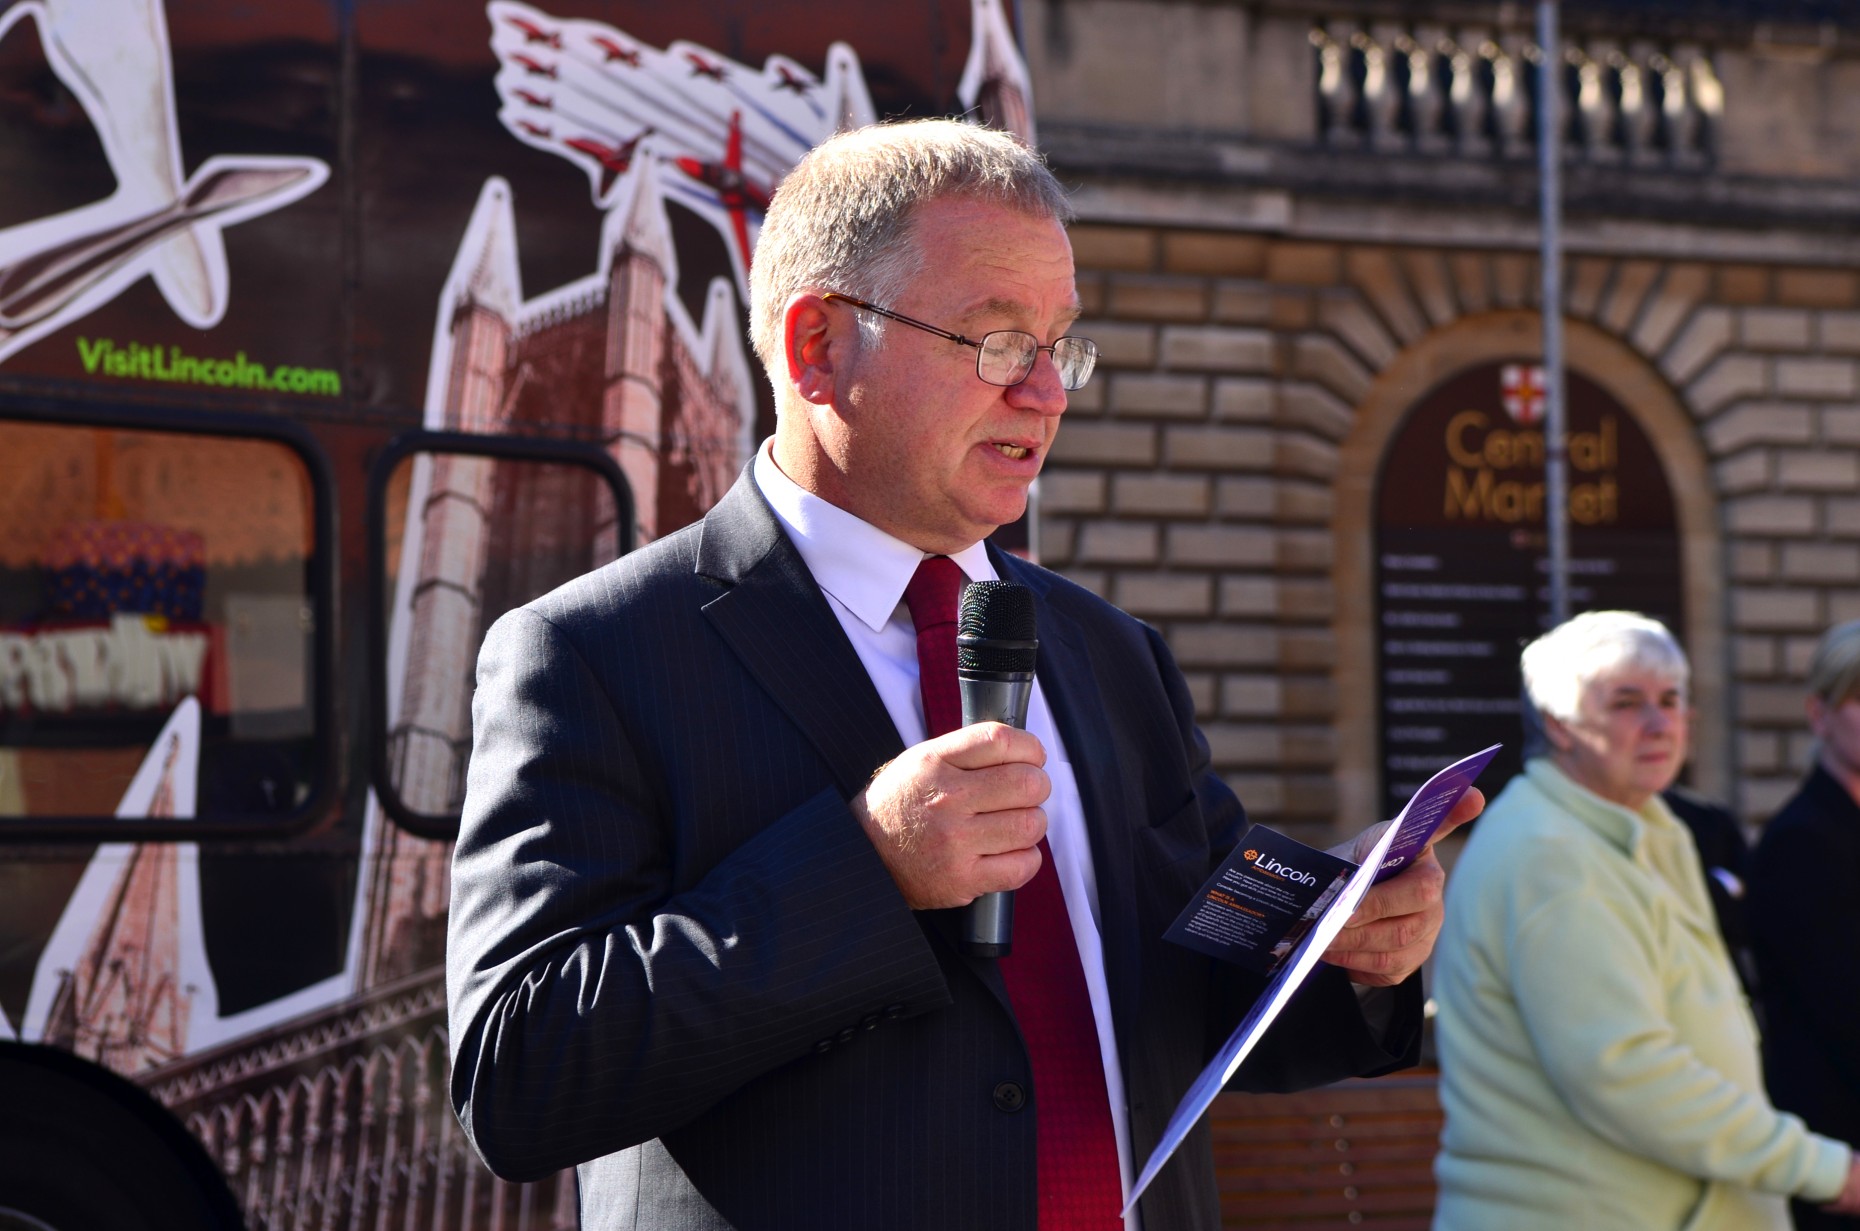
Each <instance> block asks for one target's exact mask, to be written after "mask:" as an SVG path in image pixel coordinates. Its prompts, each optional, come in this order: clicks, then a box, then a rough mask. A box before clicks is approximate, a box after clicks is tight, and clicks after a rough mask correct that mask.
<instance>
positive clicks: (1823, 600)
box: [1040, 224, 1860, 840]
mask: <svg viewBox="0 0 1860 1231" xmlns="http://www.w3.org/2000/svg"><path fill="white" fill-rule="evenodd" d="M1072 239H1073V246H1074V251H1075V256H1076V259H1077V264H1078V267H1079V293H1080V295H1081V297H1082V298H1083V300H1084V306H1085V317H1084V320H1083V321H1082V322H1081V323H1080V325H1079V327H1078V332H1080V333H1082V334H1085V335H1086V336H1089V337H1092V338H1094V339H1095V340H1096V341H1097V342H1098V344H1099V346H1100V347H1101V349H1102V360H1101V366H1100V372H1101V375H1099V376H1097V377H1094V379H1093V381H1092V383H1091V384H1090V385H1089V386H1088V387H1087V388H1086V389H1084V390H1081V391H1080V392H1079V393H1078V394H1075V395H1074V396H1073V400H1072V405H1071V409H1070V410H1069V412H1068V414H1067V423H1066V425H1065V428H1064V429H1063V430H1062V431H1061V433H1060V435H1059V439H1058V442H1057V444H1056V445H1055V447H1054V452H1053V456H1052V459H1051V462H1050V463H1049V466H1048V469H1047V473H1046V475H1045V477H1044V478H1043V479H1042V487H1041V498H1042V517H1043V521H1042V527H1041V542H1040V550H1041V554H1042V558H1043V559H1044V560H1045V561H1046V562H1047V563H1048V564H1050V565H1052V566H1053V567H1056V568H1058V569H1059V570H1060V571H1062V572H1064V573H1065V574H1067V575H1068V576H1070V577H1072V578H1073V579H1075V580H1077V581H1079V582H1080V583H1082V584H1083V585H1086V586H1088V587H1089V588H1091V589H1093V590H1094V591H1096V592H1098V593H1100V594H1102V595H1104V596H1105V597H1106V598H1108V599H1110V600H1111V601H1112V602H1115V603H1117V604H1118V605H1119V606H1121V607H1123V608H1125V609H1126V610H1128V611H1130V612H1132V613H1133V614H1135V615H1138V616H1140V617H1142V618H1144V619H1146V620H1148V621H1150V622H1151V623H1153V624H1155V625H1156V626H1157V627H1158V628H1160V629H1161V630H1162V632H1163V634H1164V636H1165V637H1166V638H1167V640H1168V642H1169V644H1170V646H1171V648H1172V649H1173V650H1174V652H1175V654H1176V656H1177V658H1178V660H1179V661H1180V662H1181V665H1182V668H1183V671H1184V672H1185V673H1186V675H1187V677H1188V681H1189V685H1190V688H1191V689H1192V691H1193V695H1194V698H1195V703H1196V706H1197V709H1198V713H1199V716H1200V719H1201V721H1202V724H1203V728H1204V730H1205V731H1206V733H1207V736H1208V740H1209V743H1210V744H1211V746H1212V747H1213V750H1214V756H1215V760H1216V763H1217V765H1218V766H1219V768H1220V770H1221V771H1222V773H1223V774H1224V775H1225V776H1226V777H1227V779H1228V781H1229V782H1230V783H1231V784H1232V785H1233V786H1234V788H1235V789H1236V790H1237V791H1238V792H1239V793H1240V795H1241V797H1242V798H1243V799H1244V800H1246V802H1247V804H1248V806H1249V808H1250V809H1251V810H1252V812H1253V813H1254V814H1255V816H1256V817H1257V818H1258V819H1262V820H1267V821H1269V822H1271V823H1273V824H1276V825H1280V826H1283V827H1285V828H1287V829H1288V830H1290V831H1291V832H1293V833H1295V834H1298V835H1299V836H1301V837H1304V838H1306V839H1307V840H1317V839H1321V838H1324V837H1326V836H1328V835H1329V834H1330V832H1331V830H1332V828H1333V827H1337V828H1343V829H1346V830H1354V828H1356V827H1357V826H1358V825H1359V824H1360V823H1361V820H1362V818H1360V817H1339V816H1338V815H1337V814H1338V812H1339V808H1340V802H1339V790H1338V786H1337V784H1338V781H1339V779H1340V777H1343V776H1347V774H1348V773H1350V772H1357V773H1361V772H1370V773H1373V770H1374V766H1373V765H1350V764H1346V763H1345V761H1346V760H1347V759H1348V758H1347V757H1345V755H1344V754H1343V753H1341V752H1340V748H1339V739H1338V728H1337V716H1338V712H1339V690H1340V689H1344V688H1352V689H1362V688H1364V687H1366V686H1367V683H1366V681H1364V680H1361V679H1353V680H1342V679H1339V678H1337V677H1338V671H1337V664H1338V658H1339V654H1338V640H1339V636H1340V635H1349V631H1350V630H1349V629H1348V628H1347V627H1346V625H1347V621H1346V620H1345V619H1344V617H1343V616H1342V615H1340V610H1341V609H1343V608H1349V607H1352V606H1355V607H1361V606H1362V598H1361V596H1352V595H1342V596H1340V595H1339V594H1338V593H1337V592H1336V583H1335V580H1334V577H1333V563H1334V561H1335V558H1336V553H1337V550H1338V544H1339V542H1340V541H1341V540H1340V538H1339V536H1340V535H1350V534H1366V533H1367V529H1366V527H1363V526H1350V525H1340V524H1339V523H1338V500H1337V492H1338V488H1337V484H1338V479H1339V457H1340V453H1341V451H1342V450H1343V449H1344V447H1345V444H1346V441H1348V440H1349V439H1350V437H1351V435H1352V433H1353V432H1359V431H1361V430H1362V429H1363V427H1364V424H1362V423H1361V422H1359V418H1360V416H1359V408H1360V407H1362V406H1364V405H1365V404H1366V403H1367V402H1371V401H1380V402H1383V403H1387V402H1388V397H1387V393H1388V390H1387V388H1386V387H1384V388H1382V389H1381V390H1380V394H1381V396H1380V397H1379V398H1372V397H1371V394H1372V391H1375V390H1377V387H1378V381H1383V383H1384V385H1385V386H1386V379H1385V374H1386V373H1388V372H1390V371H1391V370H1392V369H1393V368H1395V367H1398V366H1399V365H1400V362H1401V360H1402V358H1403V356H1404V354H1407V353H1411V352H1412V350H1413V349H1414V348H1415V347H1416V344H1417V343H1421V342H1422V341H1423V340H1424V339H1427V338H1429V337H1430V335H1437V334H1438V333H1439V332H1440V331H1441V330H1442V329H1443V328H1444V327H1446V326H1448V325H1454V324H1463V323H1465V322H1467V321H1468V320H1474V321H1476V320H1477V319H1478V318H1480V317H1481V316H1482V315H1485V314H1492V313H1497V312H1500V311H1501V310H1505V309H1519V308H1529V307H1531V306H1532V304H1533V303H1534V301H1535V299H1536V296H1537V289H1538V269H1537V262H1536V261H1535V259H1534V258H1532V257H1531V256H1529V255H1526V254H1522V253H1517V252H1505V251H1473V250H1466V251H1450V250H1447V251H1443V250H1434V249H1404V248H1399V247H1393V246H1386V245H1357V244H1330V243H1312V242H1301V241H1293V240H1287V239H1281V238H1277V237H1268V236H1261V235H1254V234H1244V233H1230V232H1212V231H1188V230H1173V229H1166V228H1154V227H1124V226H1107V225H1094V224H1081V225H1078V226H1075V227H1074V228H1073V232H1072ZM1566 277H1567V281H1566V285H1567V288H1568V290H1567V296H1568V311H1569V315H1570V316H1571V317H1572V318H1575V319H1576V320H1579V321H1586V322H1588V323H1589V324H1590V325H1592V326H1594V328H1595V329H1597V330H1600V331H1602V332H1603V333H1605V334H1607V335H1608V336H1610V337H1612V338H1614V339H1618V341H1619V343H1620V344H1621V346H1622V347H1624V348H1625V349H1624V350H1623V351H1622V353H1623V354H1628V353H1629V352H1631V353H1632V356H1633V358H1631V360H1630V362H1632V363H1633V364H1637V365H1640V366H1642V367H1644V369H1645V374H1646V378H1648V379H1652V380H1656V381H1658V382H1659V383H1660V384H1662V385H1664V386H1665V387H1666V388H1667V389H1670V391H1671V394H1672V396H1673V397H1674V398H1676V399H1677V403H1678V404H1679V405H1681V406H1682V407H1683V408H1684V411H1685V417H1686V418H1689V420H1690V424H1689V426H1688V425H1682V427H1681V430H1685V431H1691V432H1693V433H1695V435H1696V441H1695V442H1688V447H1692V445H1693V443H1696V446H1697V449H1698V450H1702V455H1703V456H1704V457H1705V458H1706V459H1707V460H1706V463H1705V470H1704V472H1703V474H1702V475H1700V476H1698V478H1697V481H1699V482H1703V483H1705V484H1707V485H1709V486H1710V487H1711V488H1712V496H1713V498H1714V500H1715V502H1716V503H1715V511H1716V515H1717V517H1718V525H1717V530H1718V533H1719V534H1720V535H1721V542H1722V545H1723V550H1722V552H1720V553H1717V554H1718V555H1721V556H1722V561H1721V563H1719V564H1714V565H1711V567H1718V568H1722V569H1723V570H1724V576H1723V577H1722V578H1717V579H1714V580H1715V581H1721V582H1722V585H1721V586H1714V587H1712V592H1713V593H1715V594H1721V595H1722V596H1723V597H1722V603H1723V606H1724V610H1723V611H1722V612H1721V613H1718V614H1719V615H1721V618H1722V624H1723V627H1724V628H1725V630H1726V633H1727V636H1726V637H1725V639H1724V644H1725V646H1726V650H1725V652H1724V653H1725V656H1726V657H1727V658H1728V660H1729V661H1728V662H1726V663H1724V664H1721V674H1722V675H1724V676H1725V677H1726V678H1727V679H1728V680H1729V681H1730V682H1729V685H1728V687H1727V688H1726V689H1725V690H1724V692H1723V695H1722V699H1721V700H1719V701H1717V702H1716V704H1719V705H1722V707H1723V708H1724V709H1725V711H1726V713H1725V714H1724V715H1723V721H1724V726H1725V727H1726V728H1727V730H1728V732H1729V735H1730V738H1728V739H1727V740H1726V741H1725V744H1726V745H1727V746H1728V747H1729V748H1730V749H1732V751H1731V753H1730V754H1729V755H1730V756H1731V757H1732V759H1733V762H1734V764H1733V765H1731V766H1730V767H1729V769H1730V771H1731V772H1730V773H1729V774H1727V775H1725V777H1726V779H1727V781H1728V782H1729V783H1730V784H1731V786H1732V788H1733V789H1734V802H1735V804H1736V805H1737V806H1738V807H1739V808H1740V809H1741V811H1742V812H1743V814H1744V815H1745V817H1746V819H1748V820H1752V821H1760V820H1761V819H1763V818H1764V817H1766V816H1767V815H1768V814H1769V813H1770V812H1772V811H1773V810H1774V809H1775V807H1776V806H1777V805H1778V804H1779V803H1780V802H1781V800H1782V799H1783V798H1785V797H1786V795H1787V793H1788V792H1789V791H1790V790H1791V789H1792V787H1793V784H1794V782H1795V780H1796V779H1797V777H1798V776H1799V774H1800V772H1801V770H1802V769H1803V768H1804V767H1805V765H1806V762H1807V758H1808V756H1809V746H1808V742H1807V737H1806V735H1805V734H1804V732H1803V728H1802V722H1801V704H1800V681H1801V677H1802V674H1803V669H1804V665H1805V662H1806V658H1807V655H1808V653H1809V651H1810V649H1812V647H1813V644H1814V640H1815V638H1816V636H1817V635H1818V634H1819V633H1820V631H1821V630H1822V629H1823V628H1824V627H1825V626H1826V625H1827V624H1828V623H1830V622H1832V621H1836V620H1842V619H1850V618H1856V617H1860V273H1856V272H1855V271H1852V270H1845V269H1842V270H1827V269H1803V268H1771V267H1759V266H1749V265H1711V264H1706V263H1702V262H1668V261H1661V260H1652V259H1613V258H1603V257H1578V258H1575V259H1572V260H1571V261H1570V263H1569V268H1568V271H1567V275H1566ZM1473 361H1474V360H1472V359H1469V360H1468V363H1470V362H1473ZM1462 366H1464V365H1462ZM1423 392H1425V390H1424V389H1421V388H1415V389H1413V390H1411V391H1403V393H1402V397H1407V398H1411V397H1418V396H1419V395H1420V394H1421V393H1423ZM1400 401H1401V399H1400V398H1398V399H1397V402H1400ZM1630 409H1635V408H1634V407H1633V406H1632V405H1630ZM1695 451H1696V450H1695ZM1675 477H1676V478H1683V477H1684V476H1675ZM1340 598H1341V599H1342V600H1343V601H1342V603H1341V604H1340V602H1339V600H1340ZM1352 755H1353V754H1352Z"/></svg>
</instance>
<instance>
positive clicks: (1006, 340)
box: [821, 291, 1098, 392]
mask: <svg viewBox="0 0 1860 1231" xmlns="http://www.w3.org/2000/svg"><path fill="white" fill-rule="evenodd" d="M821 298H822V299H838V300H842V301H844V302H846V303H849V304H851V305H852V306H853V307H855V308H859V309H862V310H864V311H866V312H876V313H877V314H878V315H880V316H882V317H885V318H887V319H889V320H894V321H897V322H898V323H899V324H901V325H909V326H911V327H912V328H913V329H921V330H923V331H924V332H925V333H934V334H935V335H936V336H937V337H939V338H948V339H949V340H950V341H951V342H960V343H962V344H963V345H964V346H973V347H974V348H975V352H976V353H975V374H976V375H977V376H979V377H981V378H982V379H983V380H985V381H987V382H988V383H989V384H991V385H1001V386H1003V387H1009V386H1013V385H1018V384H1020V383H1021V382H1022V381H1024V380H1026V379H1027V377H1028V376H1030V375H1032V373H1033V365H1034V363H1035V362H1036V361H1037V360H1038V359H1039V357H1040V352H1041V351H1045V352H1046V353H1047V354H1049V355H1051V356H1052V357H1053V368H1054V370H1056V371H1057V372H1058V373H1059V383H1060V385H1062V386H1063V387H1064V388H1065V389H1066V390H1067V391H1068V392H1070V391H1071V390H1074V389H1082V388H1084V386H1085V382H1086V381H1088V380H1090V379H1091V373H1092V369H1093V368H1095V367H1097V366H1098V347H1097V345H1096V344H1095V343H1093V342H1092V341H1090V340H1089V339H1087V338H1075V337H1072V336H1071V335H1070V334H1068V335H1067V336H1065V337H1063V338H1060V339H1059V340H1057V341H1055V342H1054V343H1053V344H1052V345H1051V346H1042V345H1040V339H1038V338H1036V337H1035V336H1034V335H1032V334H1030V333H1027V332H1024V331H1023V330H1019V329H995V330H991V331H989V332H988V333H985V334H983V335H982V337H981V340H980V341H977V340H975V339H974V338H965V337H963V336H962V335H961V334H959V333H951V332H950V331H949V330H947V329H938V328H937V327H936V326H935V325H926V324H925V323H924V322H922V321H920V320H914V319H912V318H911V317H908V316H906V315H904V314H903V313H902V312H893V311H892V310H891V309H890V308H881V307H879V306H878V305H877V304H875V303H867V302H866V301H865V300H863V299H855V298H853V297H852V296H851V295H842V294H840V293H839V292H838V291H828V292H827V293H826V294H824V295H822V296H821Z"/></svg>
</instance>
